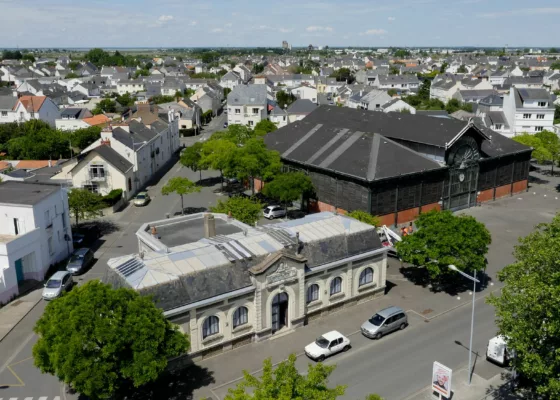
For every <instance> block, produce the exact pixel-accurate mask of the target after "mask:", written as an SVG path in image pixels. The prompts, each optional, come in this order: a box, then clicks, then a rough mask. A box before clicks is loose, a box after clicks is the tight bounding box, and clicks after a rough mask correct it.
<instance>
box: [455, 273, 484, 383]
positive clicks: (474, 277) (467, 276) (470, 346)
mask: <svg viewBox="0 0 560 400" xmlns="http://www.w3.org/2000/svg"><path fill="white" fill-rule="evenodd" d="M448 267H449V269H451V270H453V271H455V272H458V273H460V274H461V275H463V276H464V277H465V278H467V279H470V280H471V281H473V292H472V315H471V338H470V342H469V385H470V384H471V381H472V370H471V366H472V352H473V348H472V339H473V330H474V296H475V293H476V284H477V283H478V282H479V280H478V279H476V271H474V272H473V276H470V275H468V274H465V273H464V272H463V271H460V270H459V269H458V268H457V267H456V266H455V265H448Z"/></svg>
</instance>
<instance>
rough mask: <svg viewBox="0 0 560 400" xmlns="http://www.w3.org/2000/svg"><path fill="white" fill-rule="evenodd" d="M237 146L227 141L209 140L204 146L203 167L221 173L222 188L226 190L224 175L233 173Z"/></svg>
mask: <svg viewBox="0 0 560 400" xmlns="http://www.w3.org/2000/svg"><path fill="white" fill-rule="evenodd" d="M236 149H237V146H236V145H235V144H233V143H232V142H230V141H229V140H227V139H215V140H208V141H207V142H206V143H204V145H203V146H202V159H201V160H200V162H201V165H203V166H205V167H206V168H212V169H215V170H217V171H220V178H221V179H220V181H221V187H222V189H223V188H224V173H226V174H228V175H229V172H231V166H232V161H233V157H234V153H235V151H236Z"/></svg>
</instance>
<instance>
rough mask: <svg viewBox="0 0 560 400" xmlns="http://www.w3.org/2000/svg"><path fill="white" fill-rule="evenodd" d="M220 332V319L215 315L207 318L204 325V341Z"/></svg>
mask: <svg viewBox="0 0 560 400" xmlns="http://www.w3.org/2000/svg"><path fill="white" fill-rule="evenodd" d="M219 332H220V319H219V318H218V317H216V316H215V315H212V316H211V317H208V318H206V321H204V325H202V339H204V338H206V337H208V336H212V335H215V334H216V333H219Z"/></svg>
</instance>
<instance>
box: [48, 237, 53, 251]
mask: <svg viewBox="0 0 560 400" xmlns="http://www.w3.org/2000/svg"><path fill="white" fill-rule="evenodd" d="M47 244H48V246H49V254H50V255H51V256H52V255H53V254H54V248H53V244H52V236H51V237H49V238H48V239H47Z"/></svg>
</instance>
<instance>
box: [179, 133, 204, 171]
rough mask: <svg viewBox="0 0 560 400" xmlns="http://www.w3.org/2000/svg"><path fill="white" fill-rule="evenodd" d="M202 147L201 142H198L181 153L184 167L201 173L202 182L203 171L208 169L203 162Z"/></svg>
mask: <svg viewBox="0 0 560 400" xmlns="http://www.w3.org/2000/svg"><path fill="white" fill-rule="evenodd" d="M202 146H203V145H202V143H201V142H196V143H194V144H193V145H192V146H189V147H187V148H186V149H185V150H183V152H182V153H181V164H182V165H183V166H184V167H187V168H190V169H191V170H192V171H193V172H196V171H199V172H200V180H202V171H203V170H205V169H207V168H206V166H205V165H204V164H202V162H201V160H202Z"/></svg>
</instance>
